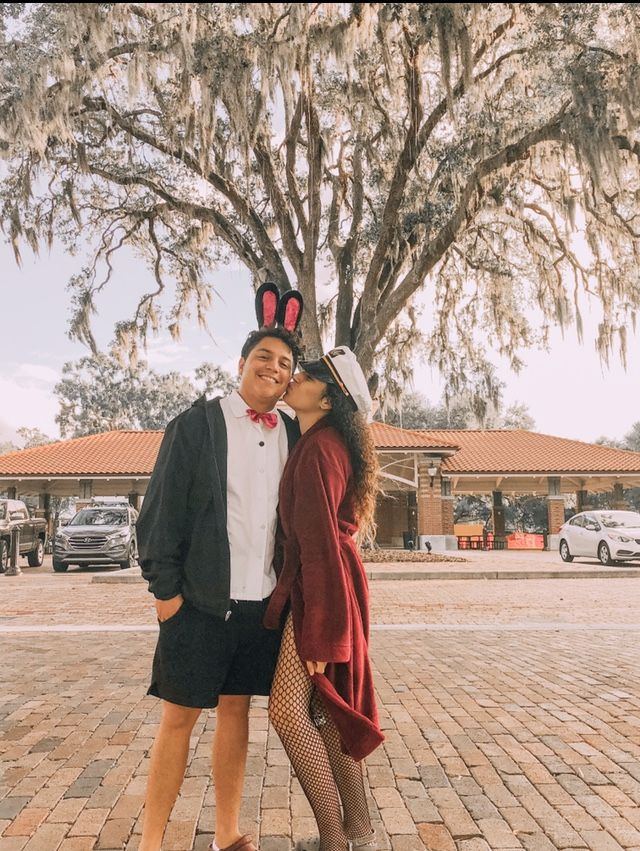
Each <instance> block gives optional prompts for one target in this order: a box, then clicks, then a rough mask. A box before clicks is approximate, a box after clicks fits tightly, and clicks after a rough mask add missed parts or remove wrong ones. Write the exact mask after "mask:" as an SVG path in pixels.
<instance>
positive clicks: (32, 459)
mask: <svg viewBox="0 0 640 851" xmlns="http://www.w3.org/2000/svg"><path fill="white" fill-rule="evenodd" d="M162 435H163V432H161V431H107V432H103V433H102V434H91V435H89V436H88V437H76V438H74V439H72V440H62V441H60V442H58V443H49V444H47V445H46V446H35V447H33V448H32V449H22V450H20V451H18V452H9V453H7V454H6V455H0V476H18V475H20V476H80V477H84V476H109V475H111V476H123V475H132V476H138V475H139V476H148V475H149V474H150V473H151V470H153V465H154V464H155V460H156V455H157V454H158V449H159V448H160V441H161V440H162Z"/></svg>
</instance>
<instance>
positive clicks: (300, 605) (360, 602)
mask: <svg viewBox="0 0 640 851" xmlns="http://www.w3.org/2000/svg"><path fill="white" fill-rule="evenodd" d="M351 479H352V470H351V461H350V459H349V453H348V451H347V448H346V446H345V444H344V441H343V440H342V438H341V437H340V435H339V434H338V432H337V431H336V429H335V428H333V426H331V425H330V423H329V422H328V421H327V419H326V418H324V419H322V420H320V421H319V422H318V423H316V424H315V425H314V426H312V427H311V428H310V429H309V430H308V431H306V432H305V433H304V434H303V435H302V437H301V438H300V439H299V440H298V442H297V443H296V445H295V448H294V449H293V451H292V453H291V455H290V456H289V460H288V462H287V465H286V467H285V469H284V472H283V475H282V480H281V483H280V502H279V508H278V513H279V520H280V528H279V535H278V547H277V549H278V550H280V557H279V558H277V559H276V571H277V572H278V585H277V587H276V589H275V590H274V592H273V595H272V597H271V601H270V603H269V607H268V609H267V612H266V615H265V625H266V626H267V627H270V628H272V629H275V628H277V626H278V624H279V622H280V619H281V616H282V613H283V611H284V610H285V608H286V606H287V603H289V602H290V604H291V614H292V618H293V629H294V634H295V640H296V647H297V650H298V654H299V656H300V658H301V659H302V660H303V661H306V660H314V661H323V662H328V663H329V664H328V665H327V668H326V671H325V673H324V674H315V675H314V677H313V681H314V685H315V687H316V688H317V689H318V692H319V693H320V695H321V697H322V699H323V702H324V704H325V706H326V708H327V711H328V712H329V713H330V715H331V717H332V719H333V721H334V722H335V725H336V727H337V729H338V732H339V734H340V738H341V740H342V745H343V748H344V750H345V752H346V753H348V754H350V755H351V756H352V757H353V758H354V759H356V760H361V759H363V758H364V757H365V756H367V755H368V754H370V753H371V752H372V751H373V750H374V749H375V748H376V747H377V746H378V745H379V744H380V743H381V742H382V741H383V739H384V736H383V734H382V732H381V730H380V728H379V726H378V711H377V707H376V701H375V692H374V687H373V676H372V673H371V664H370V662H369V654H368V643H369V589H368V583H367V577H366V574H365V571H364V566H363V564H362V560H361V559H360V555H359V553H358V549H357V546H356V543H355V541H354V539H353V537H352V536H353V534H354V533H355V532H356V530H357V522H356V518H355V513H354V505H353V497H352V493H351ZM280 548H281V549H280Z"/></svg>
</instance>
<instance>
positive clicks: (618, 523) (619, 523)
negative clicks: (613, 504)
mask: <svg viewBox="0 0 640 851" xmlns="http://www.w3.org/2000/svg"><path fill="white" fill-rule="evenodd" d="M600 520H601V521H602V525H603V526H606V527H607V529H620V528H623V529H638V528H640V514H638V512H637V511H611V512H607V514H601V515H600Z"/></svg>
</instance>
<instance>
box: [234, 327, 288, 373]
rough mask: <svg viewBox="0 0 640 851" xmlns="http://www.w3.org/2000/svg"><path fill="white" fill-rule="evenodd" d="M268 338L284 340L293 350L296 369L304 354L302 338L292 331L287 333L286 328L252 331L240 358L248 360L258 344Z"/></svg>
mask: <svg viewBox="0 0 640 851" xmlns="http://www.w3.org/2000/svg"><path fill="white" fill-rule="evenodd" d="M267 337H273V338H274V339H276V340H282V342H283V343H284V344H285V346H288V347H289V348H290V349H291V354H292V356H293V369H295V368H296V366H297V365H298V361H299V360H300V355H301V354H302V349H301V346H300V338H299V337H298V335H297V334H292V333H291V332H290V331H287V330H286V328H260V329H259V330H258V331H252V332H251V333H250V334H249V336H248V337H247V339H246V340H245V341H244V345H243V346H242V350H241V352H240V357H242V358H244V359H245V360H246V359H247V357H248V356H249V355H250V353H251V352H252V351H253V350H254V349H255V347H256V346H257V345H258V343H260V342H261V341H262V340H264V339H266V338H267Z"/></svg>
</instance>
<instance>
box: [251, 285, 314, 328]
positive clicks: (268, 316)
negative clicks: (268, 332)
mask: <svg viewBox="0 0 640 851" xmlns="http://www.w3.org/2000/svg"><path fill="white" fill-rule="evenodd" d="M302 308H303V301H302V296H301V295H300V293H299V292H298V291H297V290H289V292H286V293H285V294H284V295H283V296H282V298H281V297H280V291H279V290H278V288H277V286H276V285H275V284H272V283H270V282H268V283H266V284H262V285H261V286H260V287H258V291H257V292H256V318H257V320H258V328H275V327H276V326H277V327H278V328H284V329H285V330H286V331H289V333H291V334H293V333H294V332H295V331H296V330H297V328H298V325H299V324H300V320H301V319H302Z"/></svg>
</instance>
